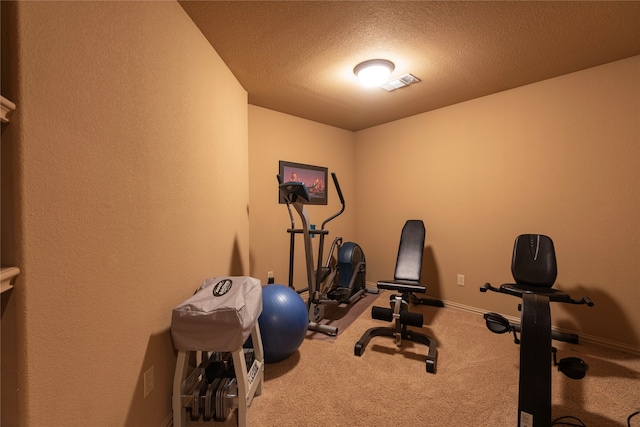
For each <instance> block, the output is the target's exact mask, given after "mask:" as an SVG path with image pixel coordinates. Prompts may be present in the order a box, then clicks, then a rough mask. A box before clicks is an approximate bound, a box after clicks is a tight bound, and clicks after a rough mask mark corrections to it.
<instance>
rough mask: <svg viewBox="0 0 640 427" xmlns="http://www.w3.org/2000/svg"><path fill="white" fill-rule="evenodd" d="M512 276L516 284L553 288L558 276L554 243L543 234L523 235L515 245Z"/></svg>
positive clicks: (517, 239)
mask: <svg viewBox="0 0 640 427" xmlns="http://www.w3.org/2000/svg"><path fill="white" fill-rule="evenodd" d="M511 274H512V275H513V279H514V280H515V281H516V283H518V284H521V285H528V286H534V287H540V288H551V287H552V286H553V284H554V283H555V281H556V277H557V276H558V269H557V265H556V253H555V249H554V247H553V241H552V240H551V239H550V238H549V237H548V236H545V235H542V234H521V235H520V236H518V237H517V238H516V241H515V244H514V245H513V258H512V262H511Z"/></svg>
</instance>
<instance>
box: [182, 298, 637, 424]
mask: <svg viewBox="0 0 640 427" xmlns="http://www.w3.org/2000/svg"><path fill="white" fill-rule="evenodd" d="M388 301H389V294H388V293H387V292H383V293H381V294H380V296H378V299H377V301H376V302H375V305H379V306H385V307H386V306H388ZM515 303H516V300H515V299H514V304H515ZM412 310H414V311H420V312H422V313H423V314H424V317H425V325H426V326H424V327H423V328H422V330H421V332H423V333H425V334H426V335H428V336H430V337H433V338H435V339H436V340H437V342H438V360H437V371H436V374H435V375H434V374H429V373H427V372H426V371H425V362H424V360H425V355H426V347H424V346H421V345H419V344H413V343H410V342H405V345H404V346H403V347H402V348H400V349H398V348H397V347H396V346H395V344H394V340H393V339H392V338H386V337H377V338H374V339H373V340H372V341H371V342H370V343H369V345H368V347H367V348H366V350H365V352H364V354H363V355H362V357H356V356H354V353H353V347H354V344H355V343H356V342H357V341H358V339H360V336H361V335H362V333H364V331H365V330H366V329H368V328H370V327H372V326H384V324H385V322H382V321H377V320H372V319H371V315H370V311H369V310H365V311H364V312H363V313H362V314H361V315H360V316H359V317H358V318H357V319H356V320H355V321H354V322H353V324H351V325H350V326H349V327H348V328H347V329H346V330H345V331H344V332H343V333H341V334H340V335H338V337H337V338H336V339H335V342H333V343H328V342H325V341H323V340H317V339H306V340H305V341H304V342H303V344H302V346H301V347H300V349H299V351H298V352H297V353H295V354H294V355H293V356H291V357H290V358H289V359H287V360H284V361H282V362H279V363H275V364H268V365H266V366H265V384H264V387H263V393H262V395H260V396H256V397H255V398H254V400H253V403H252V405H251V408H250V409H249V425H250V426H252V427H271V426H273V427H276V426H277V427H288V426H292V427H294V426H295V427H300V426H318V427H334V426H362V427H364V426H367V427H368V426H390V427H391V426H393V427H405V426H427V425H432V426H474V427H476V426H477V427H485V426H486V427H499V426H508V427H515V426H516V425H517V407H518V406H517V399H518V372H519V366H518V365H519V346H517V345H515V344H513V340H512V337H511V336H507V335H496V334H493V333H491V332H489V331H488V330H487V329H486V327H485V325H484V320H483V319H482V317H481V316H479V315H476V314H472V313H468V312H464V311H460V310H457V309H454V308H435V307H428V306H413V307H412ZM387 325H391V324H390V323H387ZM554 344H555V345H556V347H557V348H558V352H559V353H558V354H559V356H560V357H569V356H576V357H581V358H583V359H584V360H585V361H586V362H587V363H588V364H589V366H590V369H589V373H588V374H587V376H586V377H585V378H584V379H583V380H580V381H576V380H571V379H569V378H566V377H565V376H564V375H562V374H561V373H560V372H558V371H557V370H555V369H554V370H553V418H557V417H560V416H564V415H571V416H575V417H578V418H579V419H580V420H582V422H584V424H585V425H587V426H589V427H607V426H626V425H627V424H626V420H627V417H628V416H629V414H631V413H632V412H634V411H637V410H638V409H640V355H638V354H626V353H623V352H620V351H617V350H612V349H607V348H603V347H601V346H598V345H596V344H592V343H582V344H580V345H576V344H566V343H555V342H554ZM187 425H188V426H192V427H196V426H197V427H201V426H202V427H203V426H212V425H217V426H223V427H227V426H235V425H236V418H235V414H232V415H231V416H230V417H229V418H228V419H227V420H226V421H225V422H216V423H214V424H212V422H203V421H198V422H194V421H189V422H188V423H187ZM631 425H632V426H633V427H637V426H640V418H639V417H635V418H634V419H633V421H632V424H631Z"/></svg>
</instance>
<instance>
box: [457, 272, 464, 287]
mask: <svg viewBox="0 0 640 427" xmlns="http://www.w3.org/2000/svg"><path fill="white" fill-rule="evenodd" d="M458 286H464V274H458Z"/></svg>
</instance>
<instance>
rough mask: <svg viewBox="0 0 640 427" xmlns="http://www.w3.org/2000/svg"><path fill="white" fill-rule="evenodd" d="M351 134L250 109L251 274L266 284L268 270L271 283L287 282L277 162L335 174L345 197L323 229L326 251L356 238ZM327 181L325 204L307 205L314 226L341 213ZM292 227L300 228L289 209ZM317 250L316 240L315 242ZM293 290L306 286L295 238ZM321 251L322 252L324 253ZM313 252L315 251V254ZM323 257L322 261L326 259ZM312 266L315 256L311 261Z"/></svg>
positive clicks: (286, 238) (287, 220)
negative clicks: (339, 241)
mask: <svg viewBox="0 0 640 427" xmlns="http://www.w3.org/2000/svg"><path fill="white" fill-rule="evenodd" d="M354 151H355V146H354V134H353V132H350V131H346V130H343V129H338V128H335V127H331V126H326V125H323V124H319V123H315V122H312V121H309V120H304V119H300V118H298V117H293V116H290V115H286V114H282V113H278V112H275V111H272V110H268V109H265V108H261V107H256V106H252V105H250V106H249V178H250V190H249V197H250V199H251V209H250V214H249V217H250V229H251V275H252V276H254V277H257V278H260V279H261V280H262V281H263V282H266V281H267V272H268V271H273V272H274V276H275V281H276V283H281V284H287V283H288V278H289V234H288V233H287V229H288V228H290V227H291V220H290V218H289V214H288V213H287V208H286V206H285V205H281V204H278V182H277V180H276V175H277V173H278V162H279V161H280V160H285V161H290V162H296V163H303V164H311V165H316V166H324V167H327V168H328V169H329V172H335V173H336V175H337V177H338V180H339V182H340V188H341V189H342V192H343V194H344V197H345V202H346V209H345V212H344V213H343V214H342V215H341V216H339V217H337V218H336V219H334V220H333V221H331V222H330V223H329V224H328V225H327V229H328V230H329V231H330V234H329V237H327V238H326V243H325V251H328V250H329V246H330V244H331V242H332V241H333V238H334V237H336V236H342V237H343V239H344V240H345V241H349V240H354V239H355V220H356V209H355V195H354V191H355V182H354V177H355V173H354V171H353V165H354V163H355V159H354ZM329 180H330V182H331V183H328V184H327V186H328V187H329V193H328V205H326V206H317V205H313V206H308V207H307V208H306V209H307V212H308V215H309V219H310V220H311V221H312V223H313V224H316V226H317V227H318V228H320V225H321V224H322V221H323V220H324V219H326V218H327V217H329V216H330V215H331V214H333V213H335V212H337V211H338V210H339V209H340V202H339V200H338V196H337V195H336V192H335V189H334V187H333V182H332V181H331V178H329ZM293 215H294V218H295V221H296V227H300V226H301V221H300V218H299V216H298V214H297V213H296V212H295V211H293ZM313 242H314V248H315V250H316V251H317V242H318V238H315V239H314V241H313ZM295 253H296V260H295V265H294V267H295V268H294V277H295V280H294V286H295V287H296V288H297V289H302V288H304V287H306V284H307V279H306V271H305V264H304V263H305V259H304V247H303V239H302V236H301V235H298V236H297V239H296V251H295ZM325 253H326V252H325ZM316 254H317V252H316ZM325 258H326V257H325ZM314 259H315V260H316V262H317V258H314Z"/></svg>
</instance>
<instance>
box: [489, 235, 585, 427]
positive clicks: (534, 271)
mask: <svg viewBox="0 0 640 427" xmlns="http://www.w3.org/2000/svg"><path fill="white" fill-rule="evenodd" d="M511 272H512V275H513V278H514V280H515V282H516V283H513V284H503V285H501V286H500V287H499V288H495V287H493V286H491V284H490V283H485V284H484V285H483V286H482V287H480V292H487V291H493V292H500V293H503V294H507V295H512V296H516V297H519V298H522V303H521V304H520V305H519V306H518V309H519V310H520V311H521V313H522V314H521V321H520V324H514V323H510V322H509V321H508V320H507V319H506V318H504V317H503V316H501V315H500V314H497V313H493V312H490V313H486V314H485V315H484V318H485V320H486V324H487V328H488V329H489V330H490V331H491V332H494V333H497V334H503V333H509V332H513V336H514V342H515V343H516V344H519V345H520V383H519V393H518V427H548V426H549V425H551V354H553V364H554V366H557V367H558V370H559V371H560V372H562V373H563V374H565V375H566V376H568V377H569V378H572V379H576V380H579V379H582V378H584V376H585V375H586V372H587V370H588V369H589V366H588V365H587V364H586V363H585V362H584V361H583V360H582V359H579V358H577V357H567V358H564V359H561V360H560V361H559V362H558V361H557V359H556V352H557V351H556V349H555V348H554V347H553V346H552V343H551V340H552V339H554V340H557V341H564V342H569V343H573V344H577V343H578V336H577V335H575V334H570V333H564V332H559V331H556V330H552V329H551V310H550V307H549V303H550V302H562V303H569V304H586V305H587V306H589V307H592V306H593V302H592V301H591V300H590V299H589V298H588V297H583V298H582V299H579V300H576V299H572V298H571V297H570V296H569V295H568V294H566V293H564V292H562V291H559V290H556V289H552V286H553V284H554V283H555V280H556V276H557V265H556V255H555V249H554V246H553V241H552V240H551V238H549V237H548V236H544V235H540V234H522V235H520V236H518V237H517V238H516V241H515V244H514V248H513V257H512V261H511ZM516 332H520V338H518V337H517V335H516Z"/></svg>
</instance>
